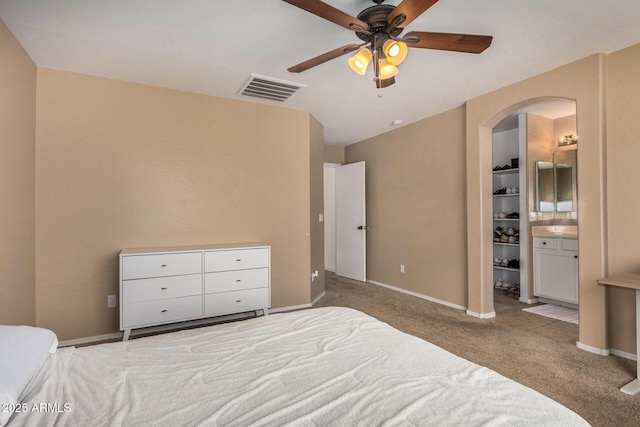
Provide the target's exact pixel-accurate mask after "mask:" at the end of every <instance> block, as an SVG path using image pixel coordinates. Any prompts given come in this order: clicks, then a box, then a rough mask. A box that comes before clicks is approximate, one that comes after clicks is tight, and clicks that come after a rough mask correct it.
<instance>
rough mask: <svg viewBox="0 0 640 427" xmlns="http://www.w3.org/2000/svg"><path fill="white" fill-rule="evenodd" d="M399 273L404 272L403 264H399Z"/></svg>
mask: <svg viewBox="0 0 640 427" xmlns="http://www.w3.org/2000/svg"><path fill="white" fill-rule="evenodd" d="M400 273H404V264H400Z"/></svg>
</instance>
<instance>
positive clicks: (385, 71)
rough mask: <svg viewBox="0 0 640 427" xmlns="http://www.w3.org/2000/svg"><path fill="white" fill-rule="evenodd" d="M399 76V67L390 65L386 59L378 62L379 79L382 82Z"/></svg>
mask: <svg viewBox="0 0 640 427" xmlns="http://www.w3.org/2000/svg"><path fill="white" fill-rule="evenodd" d="M396 74H398V67H396V66H395V65H393V64H389V61H387V60H386V59H381V60H379V61H378V78H379V79H381V80H385V79H389V78H391V77H393V76H395V75H396Z"/></svg>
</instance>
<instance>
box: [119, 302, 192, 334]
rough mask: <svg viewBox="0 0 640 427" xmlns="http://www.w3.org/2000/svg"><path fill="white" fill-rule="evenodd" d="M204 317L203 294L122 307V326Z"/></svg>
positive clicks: (127, 304)
mask: <svg viewBox="0 0 640 427" xmlns="http://www.w3.org/2000/svg"><path fill="white" fill-rule="evenodd" d="M197 317H202V296H201V295H197V296H191V297H182V298H170V299H163V300H155V301H146V302H137V303H132V304H129V303H126V304H125V305H124V306H123V307H122V328H131V327H138V326H145V325H154V324H159V323H168V322H176V321H181V320H189V319H193V318H197Z"/></svg>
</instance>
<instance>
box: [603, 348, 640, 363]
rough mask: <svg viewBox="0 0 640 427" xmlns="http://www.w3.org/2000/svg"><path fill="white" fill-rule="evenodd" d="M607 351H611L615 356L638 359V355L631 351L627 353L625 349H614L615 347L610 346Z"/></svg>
mask: <svg viewBox="0 0 640 427" xmlns="http://www.w3.org/2000/svg"><path fill="white" fill-rule="evenodd" d="M609 351H610V352H611V354H613V355H615V356H619V357H623V358H625V359H629V360H636V361H637V360H638V356H637V355H635V354H633V353H627V352H626V351H622V350H616V349H615V348H612V349H610V350H609Z"/></svg>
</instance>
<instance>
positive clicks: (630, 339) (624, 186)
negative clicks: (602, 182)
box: [578, 45, 640, 353]
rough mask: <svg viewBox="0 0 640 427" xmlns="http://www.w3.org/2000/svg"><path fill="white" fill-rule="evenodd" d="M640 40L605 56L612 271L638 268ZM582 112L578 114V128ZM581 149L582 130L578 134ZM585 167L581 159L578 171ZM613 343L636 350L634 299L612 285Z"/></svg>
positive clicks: (608, 202) (631, 270)
mask: <svg viewBox="0 0 640 427" xmlns="http://www.w3.org/2000/svg"><path fill="white" fill-rule="evenodd" d="M639 69H640V45H635V46H632V47H630V48H628V49H624V50H621V51H618V52H615V53H613V54H611V55H609V56H608V58H607V104H606V107H607V109H606V111H607V152H606V153H607V155H606V170H607V216H608V218H607V223H608V229H607V231H608V239H607V242H608V245H607V248H608V255H609V257H608V260H609V263H608V268H609V270H608V273H609V274H621V273H628V272H640V220H638V213H639V212H640V193H639V192H638V190H637V187H638V183H640V168H639V167H638V165H640V143H639V142H638V138H639V135H640V119H639V118H640V102H639V100H640V75H639V73H638V70H639ZM581 122H582V117H580V116H579V117H578V127H580V123H581ZM580 138H581V139H580V143H579V145H580V148H579V149H578V152H580V150H582V135H580ZM581 167H582V165H581V164H578V170H580V168H581ZM607 304H608V311H609V323H608V325H609V329H608V334H609V346H610V347H612V348H616V349H620V350H622V351H626V352H629V353H635V352H636V347H635V304H634V293H633V291H630V290H623V289H610V290H609V291H608V294H607Z"/></svg>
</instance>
